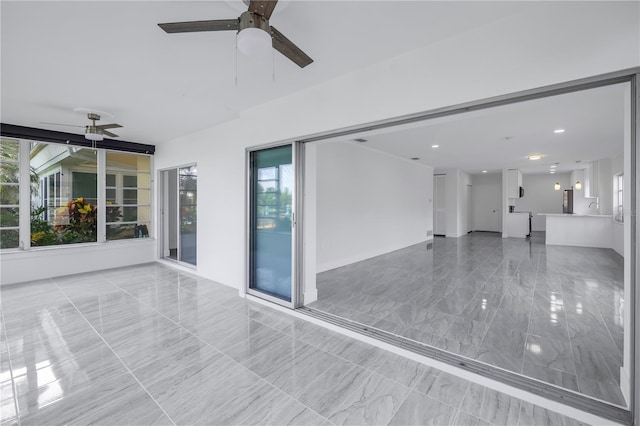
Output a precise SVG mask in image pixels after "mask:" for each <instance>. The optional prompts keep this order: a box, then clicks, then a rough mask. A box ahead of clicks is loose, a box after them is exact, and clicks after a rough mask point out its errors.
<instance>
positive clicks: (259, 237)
mask: <svg viewBox="0 0 640 426" xmlns="http://www.w3.org/2000/svg"><path fill="white" fill-rule="evenodd" d="M292 170H293V169H292V147H291V145H288V146H283V147H277V148H270V149H265V150H261V151H255V152H252V153H251V171H252V173H251V176H252V182H251V201H250V203H251V204H250V207H251V211H250V219H251V229H250V246H251V247H250V265H251V266H250V271H249V274H250V277H249V281H250V287H251V288H252V289H256V290H259V291H261V292H263V293H266V294H269V295H271V296H275V297H278V298H280V299H283V300H286V301H291V265H292V249H291V245H292V230H291V212H292V211H291V203H292V190H293V183H294V182H293V174H292Z"/></svg>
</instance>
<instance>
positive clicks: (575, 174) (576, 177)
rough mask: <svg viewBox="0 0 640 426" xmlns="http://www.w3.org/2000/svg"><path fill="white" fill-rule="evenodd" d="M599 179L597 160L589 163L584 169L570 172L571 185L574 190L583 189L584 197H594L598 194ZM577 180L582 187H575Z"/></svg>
mask: <svg viewBox="0 0 640 426" xmlns="http://www.w3.org/2000/svg"><path fill="white" fill-rule="evenodd" d="M599 180H600V171H599V164H598V162H597V161H594V162H592V163H590V164H589V166H588V167H587V168H586V169H578V170H574V171H572V172H571V186H572V187H573V189H574V190H575V191H583V194H584V195H583V197H584V198H596V197H597V196H598V186H599V185H598V182H599ZM578 181H579V182H580V184H581V185H582V189H577V188H576V183H577V182H578ZM574 197H575V193H574Z"/></svg>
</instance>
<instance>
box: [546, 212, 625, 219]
mask: <svg viewBox="0 0 640 426" xmlns="http://www.w3.org/2000/svg"><path fill="white" fill-rule="evenodd" d="M538 216H569V217H605V218H606V217H608V218H609V219H613V215H610V214H581V213H538Z"/></svg>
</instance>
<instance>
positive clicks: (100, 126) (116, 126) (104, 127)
mask: <svg viewBox="0 0 640 426" xmlns="http://www.w3.org/2000/svg"><path fill="white" fill-rule="evenodd" d="M96 127H97V128H98V129H102V130H104V129H117V128H118V127H122V126H121V125H119V124H116V123H112V124H100V125H97V126H96Z"/></svg>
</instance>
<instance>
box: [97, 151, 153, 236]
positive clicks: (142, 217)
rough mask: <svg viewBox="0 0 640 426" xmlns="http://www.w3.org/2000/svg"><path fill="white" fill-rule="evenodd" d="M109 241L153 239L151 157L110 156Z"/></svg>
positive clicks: (108, 168) (115, 154) (108, 171)
mask: <svg viewBox="0 0 640 426" xmlns="http://www.w3.org/2000/svg"><path fill="white" fill-rule="evenodd" d="M106 157H107V177H106V195H107V210H106V212H107V240H121V239H125V238H141V237H148V236H149V228H150V223H151V167H150V165H151V161H150V158H149V157H148V156H145V155H137V154H128V153H122V152H107V154H106Z"/></svg>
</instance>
